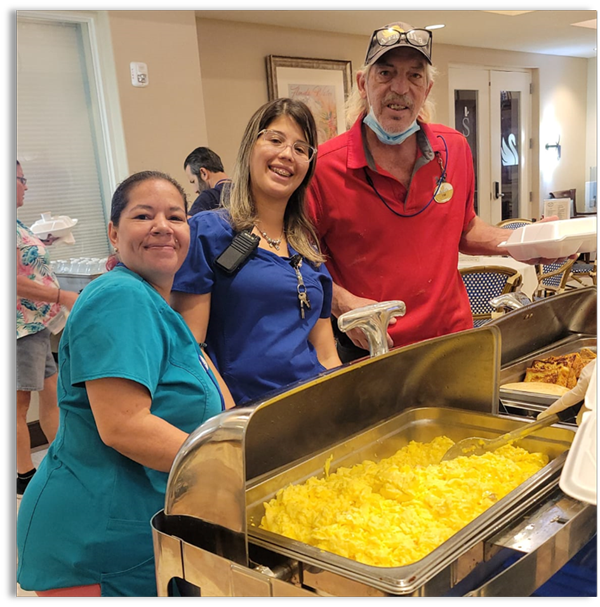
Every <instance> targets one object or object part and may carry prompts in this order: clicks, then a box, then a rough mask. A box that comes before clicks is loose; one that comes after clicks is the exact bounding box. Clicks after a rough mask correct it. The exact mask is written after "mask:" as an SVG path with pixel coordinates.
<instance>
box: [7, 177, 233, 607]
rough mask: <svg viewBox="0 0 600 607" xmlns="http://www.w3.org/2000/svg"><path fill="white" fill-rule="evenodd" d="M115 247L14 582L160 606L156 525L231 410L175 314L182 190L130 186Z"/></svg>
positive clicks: (69, 351)
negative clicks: (198, 447) (174, 472)
mask: <svg viewBox="0 0 600 607" xmlns="http://www.w3.org/2000/svg"><path fill="white" fill-rule="evenodd" d="M108 233H109V238H110V241H111V243H112V244H113V246H114V247H115V250H116V251H117V252H118V257H119V260H120V263H119V264H118V265H117V266H116V267H115V268H114V269H113V270H111V271H110V272H108V273H106V274H104V275H103V276H101V277H99V278H97V279H96V280H94V281H93V282H91V283H90V284H89V285H88V286H87V287H86V288H85V289H84V290H83V292H82V293H81V295H80V296H79V298H78V299H77V302H76V304H75V306H74V307H73V310H72V312H71V314H70V316H69V319H68V321H67V324H66V326H65V329H64V332H63V335H62V338H61V341H60V349H59V379H58V400H59V408H60V424H59V430H58V434H57V436H56V439H55V440H54V442H53V443H52V445H51V446H50V448H49V449H48V453H47V455H46V457H45V458H44V459H43V461H42V464H41V466H40V468H39V471H38V472H37V473H36V475H35V476H34V478H33V480H32V481H31V483H30V484H29V486H28V487H27V491H26V492H25V494H24V496H23V499H22V502H21V506H20V511H19V514H18V521H17V546H18V569H17V579H18V581H19V583H20V585H21V587H22V588H24V589H26V590H34V591H36V592H37V593H38V594H40V595H41V596H156V581H155V572H154V552H153V546H152V530H151V526H150V519H151V518H152V516H153V515H154V514H155V513H156V512H157V511H159V510H160V509H161V508H162V507H164V495H165V491H166V483H167V477H168V472H169V470H170V468H171V465H172V463H173V460H174V458H175V455H176V454H177V452H178V451H179V449H180V447H181V445H182V443H183V442H184V441H185V439H186V437H187V436H188V434H189V433H190V432H192V431H193V430H194V429H195V428H197V427H198V426H199V425H200V424H202V423H203V422H204V421H205V420H206V419H208V418H209V417H212V416H214V415H217V414H218V413H219V412H220V411H221V410H222V409H223V407H224V405H223V399H222V397H221V394H220V392H219V389H218V387H217V384H216V380H215V378H214V376H213V375H212V373H211V372H209V370H208V367H207V364H206V361H205V360H204V358H203V355H202V353H201V351H200V349H199V347H198V344H197V343H196V340H195V339H194V336H193V335H192V334H191V332H190V331H189V329H188V327H187V325H186V324H185V322H184V321H183V319H182V318H181V316H180V315H179V314H178V313H177V312H175V311H174V310H173V309H172V308H171V307H170V306H169V304H168V297H169V293H170V291H171V285H172V282H173V277H174V275H175V272H176V271H177V270H178V269H179V267H180V266H181V264H182V262H183V260H184V259H185V256H186V254H187V251H188V246H189V227H188V224H187V201H186V198H185V193H184V192H183V190H182V189H181V186H179V184H177V182H175V181H174V180H173V179H171V178H170V177H169V176H167V175H164V174H162V173H156V172H143V173H137V174H135V175H132V176H131V177H129V178H128V179H126V180H125V181H124V182H123V183H122V184H120V185H119V187H118V188H117V190H116V192H115V194H114V196H113V200H112V210H111V221H110V223H109V227H108ZM229 398H230V397H229ZM199 482H200V481H199Z"/></svg>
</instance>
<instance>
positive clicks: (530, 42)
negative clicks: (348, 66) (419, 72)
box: [195, 10, 597, 58]
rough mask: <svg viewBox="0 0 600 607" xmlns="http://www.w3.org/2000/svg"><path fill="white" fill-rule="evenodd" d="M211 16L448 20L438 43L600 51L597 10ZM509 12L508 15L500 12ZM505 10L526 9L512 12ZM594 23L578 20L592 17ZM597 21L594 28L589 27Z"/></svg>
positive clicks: (233, 14) (351, 26) (339, 26)
mask: <svg viewBox="0 0 600 607" xmlns="http://www.w3.org/2000/svg"><path fill="white" fill-rule="evenodd" d="M195 12H196V15H197V16H198V17H200V18H205V19H224V20H230V21H241V22H246V23H255V24H260V25H278V26H283V27H291V28H300V29H308V30H317V31H326V32H336V33H340V34H357V35H363V36H365V40H366V39H367V37H368V36H369V35H370V34H371V32H372V31H373V30H375V29H377V28H378V27H381V26H383V25H386V24H388V23H392V22H394V21H404V22H407V23H410V24H411V25H413V27H425V26H427V25H437V24H440V23H443V24H445V27H444V28H442V29H436V30H435V31H434V32H433V40H434V56H435V43H436V42H438V43H441V44H454V45H458V46H473V47H477V48H490V49H500V50H511V51H523V52H528V53H542V54H545V55H563V56H567V57H584V58H591V57H595V56H596V48H597V40H596V39H597V36H596V34H597V30H596V11H593V10H580V11H567V10H558V11H551V10H534V11H470V10H449V11H443V10H430V11H410V10H408V11H389V10H371V11H354V10H304V11H298V10H250V11H244V10H241V11H238V10H204V11H195ZM498 13H503V14H498ZM504 13H521V14H517V15H514V16H513V15H509V14H504ZM590 21H591V23H588V27H577V26H574V25H573V24H574V23H581V22H590ZM589 25H591V26H592V27H589Z"/></svg>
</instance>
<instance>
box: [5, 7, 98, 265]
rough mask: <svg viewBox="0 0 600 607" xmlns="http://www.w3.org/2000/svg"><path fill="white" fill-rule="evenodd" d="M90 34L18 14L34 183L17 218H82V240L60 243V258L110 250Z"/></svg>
mask: <svg viewBox="0 0 600 607" xmlns="http://www.w3.org/2000/svg"><path fill="white" fill-rule="evenodd" d="M84 33H85V32H84V31H82V25H81V24H79V23H61V22H56V21H39V22H37V21H34V20H30V19H20V18H18V19H17V49H16V50H17V52H16V57H17V66H16V80H17V98H16V103H17V107H16V110H17V111H16V115H17V124H16V129H17V133H16V135H17V137H16V140H17V150H16V153H17V159H18V160H19V161H20V163H21V165H22V168H23V172H24V174H25V177H26V178H27V187H28V191H27V192H26V194H25V204H24V206H23V207H21V208H20V209H19V211H18V213H17V217H18V218H19V219H20V220H21V221H22V222H23V223H25V224H26V225H29V226H30V225H32V224H33V223H34V222H35V221H37V220H38V219H40V215H41V213H43V212H51V213H52V215H53V216H58V215H67V216H69V217H71V218H73V219H77V220H78V223H77V226H75V228H74V229H73V236H74V237H75V240H76V243H75V244H74V245H64V244H54V245H53V246H52V247H50V248H49V250H50V254H51V257H52V259H69V258H71V257H106V256H107V255H108V254H109V252H110V244H109V242H108V238H107V235H106V226H107V217H106V216H105V211H104V209H105V205H104V204H103V197H105V198H106V197H108V198H109V199H110V194H109V193H105V192H103V191H102V180H101V178H100V173H101V167H100V165H99V158H100V157H101V152H100V150H101V149H102V145H103V142H102V140H101V137H102V134H101V129H100V128H99V127H98V125H97V124H96V122H97V120H96V119H95V115H97V108H96V107H95V105H94V103H95V102H94V98H93V97H94V96H93V95H91V94H90V89H91V86H90V78H92V76H93V75H91V74H88V68H87V62H86V52H85V43H86V42H85V40H84V37H83V34H84ZM107 206H108V205H107Z"/></svg>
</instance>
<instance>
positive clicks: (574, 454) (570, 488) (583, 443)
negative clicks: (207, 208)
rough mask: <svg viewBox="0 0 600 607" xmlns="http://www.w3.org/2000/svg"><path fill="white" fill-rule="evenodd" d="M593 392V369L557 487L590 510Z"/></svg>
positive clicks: (592, 494)
mask: <svg viewBox="0 0 600 607" xmlns="http://www.w3.org/2000/svg"><path fill="white" fill-rule="evenodd" d="M596 388H597V385H596V367H594V371H593V372H592V376H591V378H590V384H589V386H588V389H587V391H586V393H585V408H586V409H587V410H586V411H585V413H584V414H583V418H582V420H581V425H580V426H579V427H578V428H577V432H576V433H575V438H574V439H573V443H572V444H571V448H570V449H569V453H568V454H567V459H566V461H565V465H564V467H563V471H562V473H561V475H560V481H559V483H558V484H559V487H560V488H561V489H562V490H563V491H564V492H565V493H566V494H567V495H570V496H571V497H573V498H575V499H577V500H580V501H582V502H586V503H588V504H593V505H594V506H595V505H596V502H597V497H596V493H597V483H596V479H597V472H596V470H597V468H596V445H597V437H596V435H597V428H596Z"/></svg>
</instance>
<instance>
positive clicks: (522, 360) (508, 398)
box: [486, 287, 598, 417]
mask: <svg viewBox="0 0 600 607" xmlns="http://www.w3.org/2000/svg"><path fill="white" fill-rule="evenodd" d="M596 305H597V291H596V287H586V288H582V289H574V290H573V291H569V292H566V293H562V294H561V295H555V296H551V297H548V298H546V299H543V300H540V301H537V302H535V303H533V304H531V305H529V306H526V307H524V308H521V309H519V310H515V311H513V312H510V313H509V314H506V315H504V316H502V317H500V318H498V319H496V320H493V321H492V322H490V323H489V324H488V325H486V326H494V327H496V328H498V329H499V331H500V344H501V345H500V347H501V369H500V374H499V382H500V386H502V384H506V383H512V382H518V381H522V380H523V378H524V376H525V370H526V369H527V367H528V366H529V363H531V362H532V361H533V360H534V359H535V358H543V357H546V356H556V355H559V354H566V353H568V352H577V351H579V350H580V349H581V348H583V347H588V348H590V349H592V350H594V351H596V344H597V333H598V330H597V317H596ZM499 396H500V399H499V401H498V403H497V407H495V408H494V411H499V412H503V413H509V414H515V415H524V416H526V417H534V416H536V415H537V413H539V412H540V411H542V410H544V409H545V408H547V407H548V406H549V405H551V404H552V403H553V402H555V400H556V399H557V397H556V396H550V395H542V394H540V395H538V394H535V393H532V392H520V391H518V390H507V389H503V388H501V387H500V390H499Z"/></svg>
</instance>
